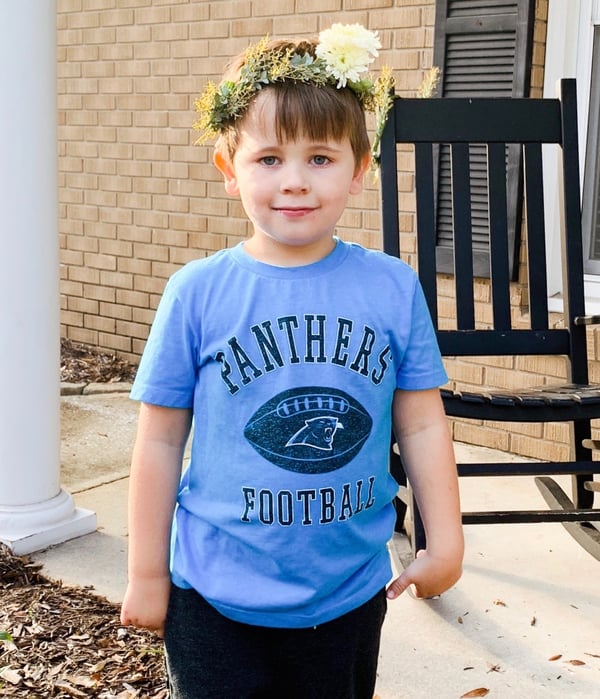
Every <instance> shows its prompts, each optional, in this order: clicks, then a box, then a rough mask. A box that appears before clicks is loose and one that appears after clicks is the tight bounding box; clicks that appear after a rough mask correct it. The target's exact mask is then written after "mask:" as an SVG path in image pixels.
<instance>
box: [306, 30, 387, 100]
mask: <svg viewBox="0 0 600 699" xmlns="http://www.w3.org/2000/svg"><path fill="white" fill-rule="evenodd" d="M380 48H381V42H380V41H379V37H378V35H377V32H372V31H369V30H368V29H365V27H363V26H362V25H361V24H340V23H336V24H332V25H331V27H330V28H329V29H325V30H324V31H322V32H321V33H320V34H319V44H318V45H317V48H316V53H317V56H318V57H319V58H320V59H322V60H323V61H324V62H325V66H326V70H327V74H328V75H333V76H334V78H336V79H337V81H338V84H337V86H338V88H340V87H345V86H346V83H347V82H348V81H350V82H359V81H360V73H364V72H365V71H367V70H368V66H369V63H372V62H373V60H374V59H375V57H376V56H378V55H379V52H378V50H377V49H380Z"/></svg>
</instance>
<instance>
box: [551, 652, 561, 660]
mask: <svg viewBox="0 0 600 699" xmlns="http://www.w3.org/2000/svg"><path fill="white" fill-rule="evenodd" d="M561 658H562V653H557V654H556V655H551V656H550V657H549V658H548V660H549V661H550V662H552V661H554V660H560V659H561Z"/></svg>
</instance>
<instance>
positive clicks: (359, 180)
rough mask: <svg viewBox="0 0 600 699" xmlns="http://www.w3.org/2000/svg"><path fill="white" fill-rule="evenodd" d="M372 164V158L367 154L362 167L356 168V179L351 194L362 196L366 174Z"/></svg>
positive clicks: (352, 184) (351, 186) (351, 184)
mask: <svg viewBox="0 0 600 699" xmlns="http://www.w3.org/2000/svg"><path fill="white" fill-rule="evenodd" d="M370 164H371V156H370V154H367V155H365V156H364V157H363V159H362V161H361V162H360V165H359V166H358V167H357V168H356V171H355V172H354V177H353V178H352V182H351V183H350V194H360V193H361V192H362V191H363V181H364V178H365V173H366V171H367V170H368V168H369V165H370Z"/></svg>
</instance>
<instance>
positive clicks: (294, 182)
mask: <svg viewBox="0 0 600 699" xmlns="http://www.w3.org/2000/svg"><path fill="white" fill-rule="evenodd" d="M308 188H309V183H308V178H307V177H306V173H305V172H304V168H302V167H301V166H300V165H295V164H291V163H290V164H289V165H288V166H286V167H284V168H283V170H282V172H281V184H280V189H281V191H282V192H306V191H307V190H308Z"/></svg>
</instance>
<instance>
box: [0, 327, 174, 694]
mask: <svg viewBox="0 0 600 699" xmlns="http://www.w3.org/2000/svg"><path fill="white" fill-rule="evenodd" d="M136 368H137V367H136V366H135V365H133V364H130V363H128V362H126V361H125V360H123V359H121V358H119V357H117V356H115V355H113V354H110V353H107V352H102V351H100V350H97V349H95V348H93V347H88V346H86V345H82V344H78V343H74V342H71V341H70V340H64V339H63V340H61V361H60V377H61V381H67V382H70V383H114V382H117V381H123V382H131V381H133V379H134V377H135V372H136ZM41 567H42V566H41V565H38V564H35V563H32V562H31V560H30V559H29V558H28V557H26V556H15V555H13V554H12V553H11V551H10V550H9V549H8V548H7V547H6V546H4V545H2V544H0V697H17V698H19V699H41V698H42V697H43V698H44V699H46V698H47V697H51V698H53V699H73V698H75V699H87V698H88V697H96V698H97V699H166V697H167V696H168V692H167V684H166V675H165V668H164V657H163V650H162V642H161V641H160V640H159V639H158V638H157V637H156V636H154V635H153V634H151V633H149V632H146V631H139V630H137V629H134V628H132V627H128V628H124V627H122V626H121V625H120V623H119V607H118V606H117V605H115V604H112V603H111V602H109V601H108V600H106V599H105V598H104V597H100V596H98V595H95V594H94V593H93V592H92V591H91V590H90V589H87V588H81V587H71V586H66V585H63V584H62V583H61V582H60V581H54V580H50V579H48V578H46V577H45V576H44V575H42V574H41V573H40V570H41Z"/></svg>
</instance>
